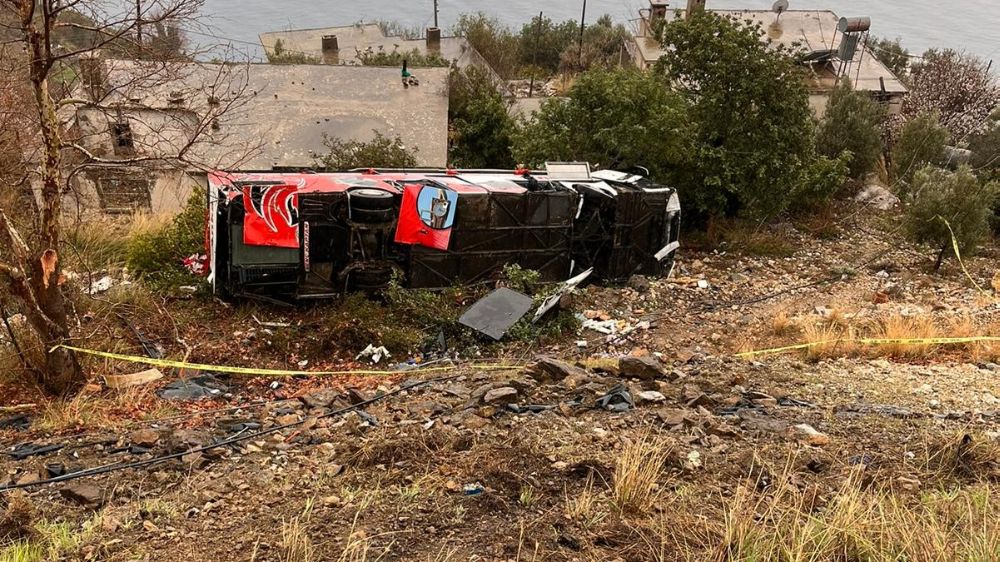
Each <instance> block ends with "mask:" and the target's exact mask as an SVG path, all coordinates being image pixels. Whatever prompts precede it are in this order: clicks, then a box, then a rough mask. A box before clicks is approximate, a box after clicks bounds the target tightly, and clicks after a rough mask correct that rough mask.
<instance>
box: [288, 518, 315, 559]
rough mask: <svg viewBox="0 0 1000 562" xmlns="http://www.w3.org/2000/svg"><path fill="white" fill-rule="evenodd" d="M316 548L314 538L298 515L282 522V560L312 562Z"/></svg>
mask: <svg viewBox="0 0 1000 562" xmlns="http://www.w3.org/2000/svg"><path fill="white" fill-rule="evenodd" d="M314 552H315V549H314V548H313V544H312V539H310V538H309V534H308V533H307V532H306V529H305V526H303V524H302V521H301V520H300V518H298V517H293V518H292V519H291V520H290V521H283V522H282V523H281V560H282V562H312V560H313V554H314Z"/></svg>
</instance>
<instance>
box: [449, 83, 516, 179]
mask: <svg viewBox="0 0 1000 562" xmlns="http://www.w3.org/2000/svg"><path fill="white" fill-rule="evenodd" d="M448 97H449V103H448V123H449V129H450V130H449V135H448V140H449V143H448V144H449V146H448V160H449V162H451V164H452V165H454V166H457V167H463V168H513V167H514V157H513V156H512V155H511V151H510V150H511V145H512V144H513V139H512V135H513V133H514V128H515V123H514V119H513V118H512V117H511V116H510V114H509V113H508V111H507V108H508V106H507V102H506V101H505V100H504V99H503V96H502V95H500V92H499V91H498V90H497V85H496V84H495V83H494V82H493V79H492V78H491V77H490V76H489V75H488V74H487V73H486V71H485V70H483V69H481V68H478V67H475V66H472V67H469V68H467V69H465V70H458V69H456V70H453V71H452V72H451V79H450V82H449V96H448Z"/></svg>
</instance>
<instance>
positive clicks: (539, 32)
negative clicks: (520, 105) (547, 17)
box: [528, 12, 544, 98]
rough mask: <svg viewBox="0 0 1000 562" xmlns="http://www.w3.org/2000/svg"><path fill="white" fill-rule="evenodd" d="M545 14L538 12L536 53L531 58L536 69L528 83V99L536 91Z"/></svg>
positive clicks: (532, 70) (532, 71) (533, 69)
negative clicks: (539, 45)
mask: <svg viewBox="0 0 1000 562" xmlns="http://www.w3.org/2000/svg"><path fill="white" fill-rule="evenodd" d="M543 13H544V12H538V25H536V26H535V52H534V54H533V56H532V57H531V65H532V66H534V67H535V68H532V69H531V81H530V82H528V97H529V98H530V97H531V94H532V93H534V91H535V72H537V68H538V40H539V39H541V37H542V14H543Z"/></svg>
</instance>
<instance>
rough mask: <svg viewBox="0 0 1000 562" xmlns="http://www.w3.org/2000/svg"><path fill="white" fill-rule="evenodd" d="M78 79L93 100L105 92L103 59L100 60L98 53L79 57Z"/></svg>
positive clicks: (102, 95)
mask: <svg viewBox="0 0 1000 562" xmlns="http://www.w3.org/2000/svg"><path fill="white" fill-rule="evenodd" d="M79 62H80V79H81V80H80V81H81V82H82V84H83V87H84V89H85V90H86V91H87V93H88V94H90V97H91V98H92V99H94V100H98V99H100V98H102V97H104V94H105V76H104V61H103V60H101V57H100V55H99V54H97V53H94V54H92V55H91V56H87V57H80V61H79Z"/></svg>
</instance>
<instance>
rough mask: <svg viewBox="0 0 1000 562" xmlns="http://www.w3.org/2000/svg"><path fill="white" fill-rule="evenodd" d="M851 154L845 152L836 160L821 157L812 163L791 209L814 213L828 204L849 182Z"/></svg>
mask: <svg viewBox="0 0 1000 562" xmlns="http://www.w3.org/2000/svg"><path fill="white" fill-rule="evenodd" d="M850 162H851V152H850V151H847V150H845V151H844V152H841V153H840V156H837V157H836V158H827V157H826V156H820V157H818V158H816V159H815V160H813V161H812V163H811V164H810V166H809V169H808V170H807V171H806V174H805V176H804V178H803V184H802V188H801V189H800V190H799V192H798V195H797V197H796V198H795V201H794V202H793V203H792V205H791V209H793V210H796V211H812V210H815V209H816V208H818V207H820V206H822V205H823V204H825V203H828V202H829V201H830V200H831V199H833V196H834V195H836V194H837V192H838V191H840V189H841V188H842V187H844V183H845V182H846V181H847V177H848V173H849V170H850Z"/></svg>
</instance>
